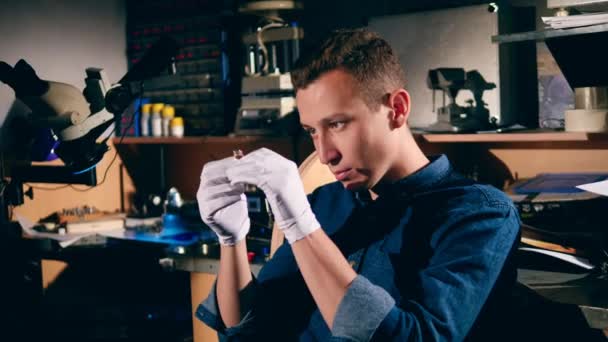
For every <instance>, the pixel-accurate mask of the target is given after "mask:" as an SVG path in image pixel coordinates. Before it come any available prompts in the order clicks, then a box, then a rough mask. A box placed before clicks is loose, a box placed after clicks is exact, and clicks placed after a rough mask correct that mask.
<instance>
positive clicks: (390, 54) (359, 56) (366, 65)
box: [291, 29, 405, 109]
mask: <svg viewBox="0 0 608 342" xmlns="http://www.w3.org/2000/svg"><path fill="white" fill-rule="evenodd" d="M338 69H341V70H344V71H346V72H348V73H349V74H350V75H351V76H353V77H354V78H355V80H356V81H357V83H358V84H355V86H357V88H358V90H359V91H360V93H361V94H362V96H363V99H364V100H365V102H366V104H367V106H368V107H370V108H372V109H374V108H377V107H378V106H379V105H380V104H381V102H382V99H383V96H384V95H385V94H386V93H390V92H392V91H393V90H395V89H399V88H403V87H405V75H404V72H403V69H402V67H401V65H400V64H399V59H398V58H397V56H396V55H395V53H394V51H393V49H392V48H391V46H390V45H389V43H388V42H387V41H386V40H384V39H383V38H382V37H380V35H378V34H377V33H375V32H372V31H368V30H366V29H342V30H336V31H333V32H332V33H331V34H330V35H329V37H328V38H327V39H326V40H325V41H324V42H323V43H322V44H320V45H319V46H317V47H316V48H315V49H313V50H311V51H310V52H309V53H308V54H305V55H303V56H302V57H301V58H300V59H299V60H298V61H297V62H296V64H295V66H294V68H293V70H292V71H291V81H292V83H293V86H294V89H295V91H296V92H297V91H298V90H299V89H304V88H306V87H307V86H308V85H310V84H311V83H312V82H314V81H315V80H317V79H318V78H319V77H321V76H322V75H323V74H325V73H327V72H329V71H332V70H338Z"/></svg>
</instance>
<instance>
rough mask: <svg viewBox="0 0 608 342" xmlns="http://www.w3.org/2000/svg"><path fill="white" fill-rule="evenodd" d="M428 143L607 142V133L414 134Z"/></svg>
mask: <svg viewBox="0 0 608 342" xmlns="http://www.w3.org/2000/svg"><path fill="white" fill-rule="evenodd" d="M416 135H417V136H418V137H419V138H422V139H423V140H424V141H425V142H428V143H520V142H524V143H525V142H577V141H578V142H585V141H607V142H608V133H586V132H552V131H551V132H518V133H480V134H416Z"/></svg>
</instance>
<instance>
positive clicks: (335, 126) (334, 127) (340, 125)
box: [329, 121, 346, 129]
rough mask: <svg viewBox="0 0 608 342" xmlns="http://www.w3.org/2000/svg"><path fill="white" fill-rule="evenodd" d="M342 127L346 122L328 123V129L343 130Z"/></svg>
mask: <svg viewBox="0 0 608 342" xmlns="http://www.w3.org/2000/svg"><path fill="white" fill-rule="evenodd" d="M344 125H346V122H344V121H334V122H330V123H329V128H331V129H340V128H343V127H344Z"/></svg>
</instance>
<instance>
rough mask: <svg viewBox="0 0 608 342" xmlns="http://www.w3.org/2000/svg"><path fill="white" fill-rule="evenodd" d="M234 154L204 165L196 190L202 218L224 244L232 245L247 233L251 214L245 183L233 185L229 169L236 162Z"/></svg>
mask: <svg viewBox="0 0 608 342" xmlns="http://www.w3.org/2000/svg"><path fill="white" fill-rule="evenodd" d="M236 163H237V160H236V159H235V158H234V157H229V158H226V159H222V160H218V161H212V162H209V163H207V164H205V166H204V167H203V171H202V173H201V184H200V186H199V188H198V192H197V193H196V199H197V201H198V208H199V212H200V214H201V218H202V219H203V222H205V224H207V225H208V226H209V228H211V229H212V230H213V231H214V232H215V234H217V236H218V239H219V242H220V243H221V244H223V245H227V246H233V245H235V244H236V243H237V242H239V241H241V240H242V239H244V238H245V236H247V233H248V232H249V226H250V221H249V215H248V213H247V198H246V197H245V187H244V186H243V185H231V184H230V182H229V180H228V177H226V170H227V169H228V168H229V167H231V166H233V165H235V164H236Z"/></svg>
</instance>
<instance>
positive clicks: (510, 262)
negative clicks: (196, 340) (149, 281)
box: [196, 156, 519, 341]
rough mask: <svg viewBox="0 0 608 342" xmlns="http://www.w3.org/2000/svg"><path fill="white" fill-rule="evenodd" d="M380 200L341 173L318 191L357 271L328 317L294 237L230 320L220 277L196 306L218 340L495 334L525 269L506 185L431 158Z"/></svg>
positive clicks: (326, 223) (317, 207)
mask: <svg viewBox="0 0 608 342" xmlns="http://www.w3.org/2000/svg"><path fill="white" fill-rule="evenodd" d="M378 193H379V196H378V198H377V199H376V200H375V201H372V200H371V199H370V198H369V192H367V191H365V192H360V193H355V192H352V191H349V190H346V189H344V187H343V186H342V184H340V183H339V182H334V183H331V184H328V185H325V186H322V187H320V188H318V189H316V190H315V191H314V192H313V193H312V194H311V195H309V201H310V203H311V207H312V210H313V211H314V213H315V215H316V216H317V219H318V221H319V222H320V224H321V226H322V228H323V229H324V231H325V232H326V233H327V234H328V235H329V236H330V238H331V239H332V240H333V241H334V243H335V244H336V245H337V246H338V248H339V249H340V250H341V252H342V253H343V255H344V256H345V257H346V258H347V259H348V261H349V262H350V264H351V265H352V267H353V268H354V269H355V271H356V272H357V274H358V275H357V277H356V278H355V280H354V281H353V282H352V283H351V284H350V286H349V288H348V289H347V292H346V294H345V296H344V297H343V299H342V301H341V302H340V304H339V306H338V310H337V313H336V316H335V318H334V323H333V326H332V327H328V326H327V324H326V323H325V321H324V320H323V318H322V316H321V314H320V311H319V309H318V308H317V306H316V304H315V302H314V300H313V298H312V296H311V294H310V292H309V290H308V288H307V287H306V284H305V282H304V279H303V277H302V275H301V274H300V271H299V269H298V266H297V263H296V261H295V259H294V256H293V253H292V250H291V248H290V245H289V244H288V243H285V244H283V245H282V246H281V247H280V248H279V249H278V250H277V252H276V253H275V255H274V256H273V258H272V259H271V260H269V261H268V262H267V263H266V265H265V266H264V267H263V268H262V270H261V271H260V274H259V275H258V277H257V279H254V280H253V281H252V282H251V283H250V284H249V285H248V286H247V287H246V288H245V289H244V290H243V291H242V293H243V292H247V293H254V297H253V300H252V302H251V310H250V311H249V312H247V313H246V314H245V315H244V318H243V319H242V321H241V322H240V323H239V324H238V325H236V326H234V327H231V328H226V327H225V326H224V323H223V322H222V320H221V318H220V316H219V309H218V305H217V298H216V294H215V287H214V288H213V290H212V291H211V293H210V294H209V296H208V298H207V299H206V300H205V301H203V303H201V304H200V305H199V307H198V309H197V311H196V316H197V318H198V319H200V320H202V321H203V322H204V323H206V324H207V325H209V326H210V327H212V328H213V329H215V330H217V331H218V335H219V337H220V340H237V341H240V340H255V341H258V340H280V341H369V340H377V341H405V340H407V341H423V340H424V341H428V340H432V341H462V340H469V341H488V340H493V339H492V336H496V334H497V332H499V331H501V330H505V329H509V327H506V326H505V325H504V323H501V322H499V320H500V319H499V317H500V316H501V310H504V309H505V306H506V305H508V304H509V303H508V298H509V293H510V291H511V288H512V287H513V286H514V284H515V282H516V277H517V271H516V266H515V263H514V256H515V254H514V253H515V250H516V247H517V243H515V242H516V241H518V240H519V216H518V214H517V211H516V209H515V207H514V206H513V204H512V202H511V200H510V199H509V198H508V197H507V196H506V195H505V194H504V193H503V192H501V191H499V190H497V189H495V188H493V187H491V186H487V185H480V184H476V183H474V182H473V181H471V180H468V179H466V178H464V177H462V176H460V175H459V174H457V173H456V172H455V171H454V170H453V169H452V167H451V165H450V163H449V161H448V159H447V157H445V156H439V157H436V158H431V163H429V164H428V165H426V166H425V167H424V168H422V169H421V170H419V171H417V172H416V173H414V174H412V175H410V176H408V177H406V178H404V179H402V180H400V181H398V182H396V183H394V184H391V185H390V186H385V187H383V189H380V190H379V191H378Z"/></svg>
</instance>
